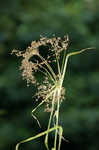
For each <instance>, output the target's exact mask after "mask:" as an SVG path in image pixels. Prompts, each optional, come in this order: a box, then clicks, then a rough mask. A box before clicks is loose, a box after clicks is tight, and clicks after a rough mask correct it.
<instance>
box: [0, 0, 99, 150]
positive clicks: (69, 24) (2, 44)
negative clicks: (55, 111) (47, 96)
mask: <svg viewBox="0 0 99 150" xmlns="http://www.w3.org/2000/svg"><path fill="white" fill-rule="evenodd" d="M52 34H56V36H61V37H63V36H64V35H66V34H68V35H69V37H70V47H69V50H68V51H72V50H79V49H82V48H86V47H96V50H92V51H88V52H85V53H83V54H82V55H79V56H75V57H72V58H71V59H70V60H69V64H68V72H67V73H66V78H65V81H64V86H65V88H66V100H65V101H64V102H63V103H62V105H61V111H60V124H61V125H62V126H63V129H64V137H65V138H66V139H68V140H69V142H65V141H63V142H62V149H66V147H67V149H74V148H75V149H80V150H83V149H85V150H98V149H99V63H98V61H99V51H98V49H99V1H97V0H76V1H75V0H53V1H51V0H42V1H39V0H29V1H26V0H17V1H13V0H6V2H5V1H2V2H0V149H2V150H12V149H15V145H16V143H17V142H19V141H20V140H23V139H25V138H27V137H29V136H33V135H35V134H37V133H39V132H41V131H44V130H45V129H46V127H47V120H48V117H49V114H47V113H44V112H43V107H41V109H40V110H38V112H37V116H38V118H39V120H40V123H41V126H42V128H41V129H39V127H38V125H37V122H36V121H35V120H34V119H33V118H32V117H31V110H32V109H33V108H34V107H35V105H36V103H35V101H34V100H33V99H32V96H33V92H34V89H33V87H32V86H31V87H29V88H27V87H26V83H25V82H24V81H22V78H21V73H20V72H19V70H18V67H19V64H20V59H17V58H15V57H14V56H11V55H10V53H11V51H12V49H14V48H16V49H25V48H26V47H27V46H28V45H30V43H31V41H32V40H37V39H39V37H40V35H43V36H47V37H51V36H52ZM52 140H53V135H51V136H50V144H51V141H52ZM20 149H24V150H25V149H28V150H32V149H34V150H36V149H45V147H44V143H43V138H40V139H38V140H35V141H34V142H30V143H28V144H23V145H22V147H20Z"/></svg>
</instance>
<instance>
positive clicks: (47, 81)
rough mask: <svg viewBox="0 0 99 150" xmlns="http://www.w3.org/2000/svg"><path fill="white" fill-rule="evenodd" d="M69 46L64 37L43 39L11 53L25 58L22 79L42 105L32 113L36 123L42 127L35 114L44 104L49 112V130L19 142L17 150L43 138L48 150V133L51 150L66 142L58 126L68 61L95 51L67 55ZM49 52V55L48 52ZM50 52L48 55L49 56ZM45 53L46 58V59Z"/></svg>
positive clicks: (61, 129)
mask: <svg viewBox="0 0 99 150" xmlns="http://www.w3.org/2000/svg"><path fill="white" fill-rule="evenodd" d="M68 44H69V37H68V36H64V39H61V38H60V37H57V38H56V37H55V36H53V37H52V38H46V37H42V36H41V37H40V40H39V41H32V43H31V46H29V47H28V48H27V49H26V51H19V50H15V49H14V50H13V51H12V54H13V53H14V54H15V55H16V56H21V57H22V58H23V59H22V61H21V66H20V70H22V77H23V79H25V80H26V81H27V86H29V85H30V83H32V84H34V86H35V87H36V88H37V92H36V94H35V95H34V96H35V99H36V100H37V101H38V102H39V104H38V105H37V107H35V108H34V109H33V110H32V116H33V118H34V119H36V120H37V122H38V125H39V126H40V123H39V120H38V119H37V118H36V116H35V115H34V112H35V111H36V110H37V109H38V108H39V107H40V106H41V105H42V104H45V111H46V112H50V117H49V122H48V127H47V130H46V131H44V132H41V133H39V134H37V135H35V136H33V137H30V138H27V139H25V140H23V141H21V142H19V143H18V144H17V145H16V150H18V148H19V145H20V144H22V143H26V142H29V141H32V140H34V139H37V138H39V137H41V136H44V135H45V141H44V142H45V146H46V148H47V150H49V144H48V137H49V133H50V132H52V131H54V141H53V147H52V148H51V150H56V149H58V150H60V146H61V140H62V139H63V136H62V133H63V128H62V126H60V125H59V110H60V105H61V103H62V101H63V99H64V94H65V88H64V87H63V81H64V77H65V73H66V69H67V63H68V59H69V57H70V56H73V55H77V54H80V53H82V52H84V51H85V50H88V49H92V48H85V49H82V50H79V51H75V52H71V53H68V52H67V48H68ZM44 48H45V49H44ZM41 49H44V51H43V53H41V52H40V50H41ZM46 49H47V51H45V50H46ZM47 52H48V53H49V54H48V55H47ZM45 53H46V55H45V56H43V55H44V54H45ZM55 65H56V66H55ZM53 66H54V67H53ZM56 68H57V70H56ZM54 70H55V71H54ZM39 72H41V74H42V75H43V80H42V83H41V81H40V82H39V81H38V79H37V78H36V74H38V73H39ZM52 122H54V124H53V126H51V123H52Z"/></svg>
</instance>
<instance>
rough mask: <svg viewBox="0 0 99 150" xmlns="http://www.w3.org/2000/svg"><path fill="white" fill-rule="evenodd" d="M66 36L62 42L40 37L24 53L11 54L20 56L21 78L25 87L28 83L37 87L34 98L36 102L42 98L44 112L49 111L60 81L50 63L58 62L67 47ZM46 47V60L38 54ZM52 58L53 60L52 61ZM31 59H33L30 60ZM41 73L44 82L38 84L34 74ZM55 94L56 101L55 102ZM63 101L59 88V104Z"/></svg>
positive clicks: (54, 38) (59, 75)
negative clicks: (44, 103)
mask: <svg viewBox="0 0 99 150" xmlns="http://www.w3.org/2000/svg"><path fill="white" fill-rule="evenodd" d="M68 41H69V39H68V36H67V37H64V40H62V39H61V38H60V37H58V38H56V37H52V38H46V37H41V38H40V40H39V41H32V43H31V46H29V47H28V48H27V49H26V51H25V52H22V51H19V50H15V49H14V50H13V51H12V54H13V53H15V54H16V56H22V57H23V59H22V62H21V66H20V70H22V77H23V79H25V80H26V81H27V86H29V84H30V82H31V83H32V84H34V85H36V86H37V87H38V92H37V93H36V95H35V96H37V100H39V99H40V98H42V100H44V101H45V102H46V103H47V104H46V108H45V110H47V111H50V110H51V108H50V106H49V105H50V104H51V101H52V99H53V93H54V91H55V89H56V87H57V84H58V82H59V80H60V77H61V74H60V73H59V72H58V73H57V74H55V72H54V71H53V69H52V67H51V66H50V63H52V62H55V63H57V62H56V61H59V58H60V53H61V52H62V51H65V50H66V49H67V46H68ZM41 46H47V48H48V50H49V51H50V52H49V55H48V56H47V58H44V57H42V56H41V54H40V47H41ZM43 53H44V52H43ZM52 57H53V58H54V59H52ZM31 58H33V59H32V60H31ZM39 71H40V72H41V73H43V74H44V80H43V82H42V84H41V83H39V82H38V81H37V80H36V78H35V72H36V73H38V72H39ZM57 96H58V95H57V93H56V98H55V99H56V100H55V102H57ZM62 99H64V88H63V87H62V88H61V93H60V102H61V101H62Z"/></svg>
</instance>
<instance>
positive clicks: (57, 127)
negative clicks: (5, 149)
mask: <svg viewBox="0 0 99 150" xmlns="http://www.w3.org/2000/svg"><path fill="white" fill-rule="evenodd" d="M56 129H59V130H60V139H61V138H62V133H63V129H62V127H61V126H55V127H54V128H51V129H49V130H47V131H44V132H41V133H39V134H37V135H36V136H33V137H30V138H28V139H26V140H23V141H21V142H19V143H18V144H17V145H16V150H18V149H19V146H20V145H21V144H22V143H27V142H30V141H32V140H35V139H37V138H39V137H41V136H44V135H45V134H47V133H50V132H52V131H54V130H56ZM59 144H60V145H61V140H60V141H59ZM52 149H53V148H52Z"/></svg>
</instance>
